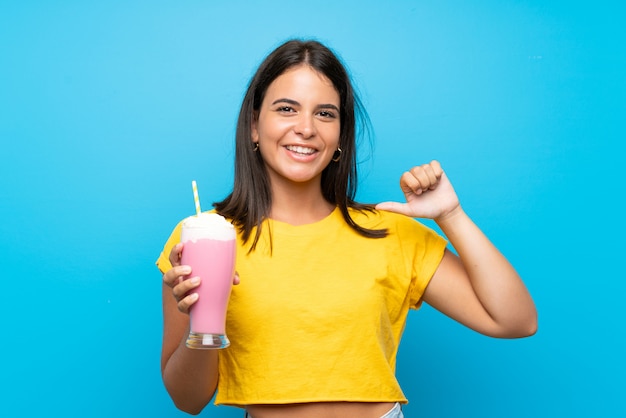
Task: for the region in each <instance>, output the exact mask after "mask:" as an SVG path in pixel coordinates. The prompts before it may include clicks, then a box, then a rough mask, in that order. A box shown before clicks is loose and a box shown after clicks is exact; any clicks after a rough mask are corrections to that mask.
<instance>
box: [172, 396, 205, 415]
mask: <svg viewBox="0 0 626 418" xmlns="http://www.w3.org/2000/svg"><path fill="white" fill-rule="evenodd" d="M172 400H173V401H174V405H175V406H176V408H178V409H179V410H181V411H183V412H186V413H187V414H189V415H199V414H200V412H202V410H203V409H204V407H199V408H198V407H197V405H188V404H186V403H181V402H176V400H174V399H172Z"/></svg>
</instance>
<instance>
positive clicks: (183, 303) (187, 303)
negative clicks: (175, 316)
mask: <svg viewBox="0 0 626 418" xmlns="http://www.w3.org/2000/svg"><path fill="white" fill-rule="evenodd" d="M198 298H199V296H198V294H197V293H191V294H189V295H187V296H185V297H184V298H182V299H181V300H180V301H178V310H179V311H181V312H182V313H186V314H188V313H189V309H190V308H191V306H192V305H193V304H194V303H196V302H197V301H198Z"/></svg>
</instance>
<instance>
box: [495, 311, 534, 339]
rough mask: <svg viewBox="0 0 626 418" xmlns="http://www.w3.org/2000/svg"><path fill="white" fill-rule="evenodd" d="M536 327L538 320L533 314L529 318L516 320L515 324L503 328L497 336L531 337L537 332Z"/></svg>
mask: <svg viewBox="0 0 626 418" xmlns="http://www.w3.org/2000/svg"><path fill="white" fill-rule="evenodd" d="M537 329H538V321H537V315H536V314H535V315H533V316H532V317H531V318H528V319H526V320H523V321H518V322H517V323H515V325H513V326H510V327H508V328H505V329H503V330H502V332H501V333H500V335H498V337H500V338H509V339H515V338H527V337H532V336H533V335H535V334H536V333H537Z"/></svg>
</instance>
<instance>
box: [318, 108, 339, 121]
mask: <svg viewBox="0 0 626 418" xmlns="http://www.w3.org/2000/svg"><path fill="white" fill-rule="evenodd" d="M318 115H320V116H321V117H323V118H326V119H335V118H336V117H337V115H336V114H335V112H332V111H330V110H320V112H319V113H318Z"/></svg>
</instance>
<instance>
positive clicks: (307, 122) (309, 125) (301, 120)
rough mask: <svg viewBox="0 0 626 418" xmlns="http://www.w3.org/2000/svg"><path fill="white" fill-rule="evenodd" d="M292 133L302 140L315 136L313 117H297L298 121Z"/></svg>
mask: <svg viewBox="0 0 626 418" xmlns="http://www.w3.org/2000/svg"><path fill="white" fill-rule="evenodd" d="M294 132H295V133H297V134H298V135H300V136H301V137H302V138H304V139H308V138H311V137H313V136H315V134H316V132H317V130H316V127H315V119H314V117H313V116H312V115H311V116H307V115H301V116H300V117H298V120H297V121H296V124H295V126H294Z"/></svg>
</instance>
